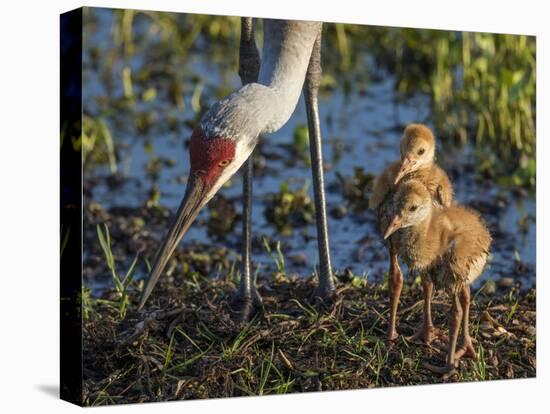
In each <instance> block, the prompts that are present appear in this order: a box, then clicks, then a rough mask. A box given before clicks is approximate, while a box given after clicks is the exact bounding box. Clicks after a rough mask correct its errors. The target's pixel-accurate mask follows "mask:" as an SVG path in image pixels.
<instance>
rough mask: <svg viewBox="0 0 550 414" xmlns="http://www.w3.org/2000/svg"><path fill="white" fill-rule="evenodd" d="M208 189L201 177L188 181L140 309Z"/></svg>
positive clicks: (141, 300)
mask: <svg viewBox="0 0 550 414" xmlns="http://www.w3.org/2000/svg"><path fill="white" fill-rule="evenodd" d="M207 190H208V189H207V188H205V185H204V183H203V181H202V179H201V178H198V177H195V176H191V178H190V181H189V182H188V183H187V188H186V190H185V196H184V197H183V200H182V202H181V204H180V206H179V208H178V211H177V213H176V217H175V218H174V221H173V222H172V224H171V226H170V229H169V230H168V233H167V235H166V237H165V238H164V241H163V243H162V246H161V247H160V250H159V251H158V253H157V256H156V258H155V262H154V264H153V267H152V269H151V272H150V273H149V277H148V278H147V282H146V283H145V288H144V289H143V292H142V294H141V299H140V301H139V306H138V310H141V309H142V308H143V305H145V302H146V301H147V298H148V297H149V295H150V294H151V292H152V291H153V288H154V287H155V285H156V284H157V282H158V280H159V277H160V275H161V274H162V271H163V270H164V268H165V266H166V264H167V263H168V260H169V259H170V256H172V253H173V252H174V250H175V249H176V246H177V245H178V243H179V242H180V241H181V239H182V237H183V235H184V234H185V233H186V232H187V229H188V228H189V226H190V225H191V223H192V222H193V221H194V220H195V218H196V217H197V215H198V214H199V211H200V210H201V208H202V207H203V206H204V204H206V201H207V200H206V195H207V192H208V191H207Z"/></svg>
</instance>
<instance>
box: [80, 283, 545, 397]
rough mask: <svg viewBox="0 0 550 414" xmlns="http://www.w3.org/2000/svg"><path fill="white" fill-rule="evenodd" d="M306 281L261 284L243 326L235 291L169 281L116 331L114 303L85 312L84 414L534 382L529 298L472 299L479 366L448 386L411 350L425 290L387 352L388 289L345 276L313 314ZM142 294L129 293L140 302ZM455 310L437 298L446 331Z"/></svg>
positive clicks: (102, 302)
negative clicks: (246, 398)
mask: <svg viewBox="0 0 550 414" xmlns="http://www.w3.org/2000/svg"><path fill="white" fill-rule="evenodd" d="M313 287H314V285H313V282H312V281H311V280H310V279H304V278H294V277H292V278H287V277H285V276H284V275H278V276H277V277H273V278H272V280H271V281H270V282H266V281H264V282H262V283H261V284H260V292H261V294H262V296H263V298H264V311H263V313H262V314H260V315H258V316H257V317H256V318H255V319H254V320H252V321H251V322H250V323H248V324H239V323H235V322H234V321H233V320H232V319H231V318H230V314H231V312H230V305H229V299H230V297H231V293H232V292H233V290H234V284H233V283H232V282H230V281H226V280H214V281H212V280H210V281H207V280H205V279H203V278H200V277H198V278H194V279H193V278H190V279H188V280H181V281H179V283H175V284H174V283H170V282H169V281H167V280H166V279H164V280H163V281H162V282H161V283H160V284H159V286H158V288H157V290H156V291H155V293H154V295H153V296H152V298H151V300H150V302H149V304H148V307H147V309H146V310H145V311H144V312H141V313H137V312H136V311H135V306H131V307H130V308H129V310H128V313H127V315H126V318H125V319H124V320H121V319H120V317H119V313H118V308H117V305H116V300H117V297H116V295H115V294H114V293H113V292H106V293H104V294H103V295H102V297H101V298H100V299H94V300H91V301H90V302H88V304H87V307H85V310H86V315H87V319H86V320H85V323H84V367H85V381H84V390H85V391H84V398H85V403H86V405H104V404H111V403H131V402H148V401H166V400H179V399H196V398H216V397H230V396H243V395H264V394H276V393H292V392H307V391H320V390H341V389H357V388H372V387H387V386H395V385H417V384H433V383H440V382H443V381H444V382H454V381H460V382H463V381H483V380H494V379H509V378H527V377H533V376H535V375H536V356H535V350H536V330H535V301H536V294H535V291H534V290H529V291H527V292H523V293H520V291H519V290H518V289H517V286H516V287H511V288H509V289H506V290H503V291H500V292H499V293H498V294H494V293H493V292H486V291H484V290H482V291H475V292H474V295H473V298H474V300H473V302H472V308H471V312H472V313H471V315H472V324H471V330H472V336H473V338H474V341H475V342H474V344H475V347H476V350H477V359H464V360H462V361H461V363H460V368H459V369H458V372H457V374H456V375H455V376H453V377H451V378H449V379H445V380H442V379H441V378H440V377H438V376H436V375H434V374H432V373H431V372H430V371H427V370H426V369H424V368H423V367H422V364H423V362H426V361H427V362H430V363H435V364H441V363H443V361H444V351H443V350H442V349H441V347H442V346H443V345H442V344H436V346H434V347H425V346H421V345H416V344H412V343H409V342H408V341H407V340H406V339H405V338H404V336H406V335H410V334H412V332H413V330H414V328H415V327H416V326H417V325H418V324H419V323H420V321H421V308H422V301H421V289H420V288H419V286H418V285H416V284H415V285H412V286H409V285H407V286H406V287H405V289H404V291H403V296H402V303H401V306H400V311H399V316H400V325H399V331H400V334H402V336H400V338H399V339H398V340H397V342H395V343H393V344H387V343H386V342H385V341H384V338H385V329H386V326H387V320H386V318H387V310H388V303H387V302H388V300H387V295H386V286H384V285H383V284H366V283H365V282H364V279H362V278H358V277H354V276H353V275H350V274H348V275H347V276H341V277H340V278H339V282H338V291H339V299H338V300H337V301H336V303H335V304H334V305H333V306H331V307H330V308H328V309H327V308H324V309H320V308H318V307H316V306H313V305H312V304H311V303H310V300H309V298H310V294H311V291H312V288H313ZM137 296H138V292H137V290H132V291H131V292H130V299H131V302H133V303H136V301H137ZM449 308H450V307H449V301H448V299H447V297H446V296H445V295H443V294H437V295H436V297H435V298H434V322H435V323H436V325H437V326H442V327H443V328H445V329H446V321H447V312H448V310H449Z"/></svg>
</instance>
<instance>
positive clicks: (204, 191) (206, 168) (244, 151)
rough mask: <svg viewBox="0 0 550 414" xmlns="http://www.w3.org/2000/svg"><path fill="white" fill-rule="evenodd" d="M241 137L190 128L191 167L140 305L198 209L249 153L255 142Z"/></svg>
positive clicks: (141, 304) (141, 305)
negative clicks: (210, 133) (236, 137)
mask: <svg viewBox="0 0 550 414" xmlns="http://www.w3.org/2000/svg"><path fill="white" fill-rule="evenodd" d="M242 141H243V140H236V139H233V138H224V137H212V136H207V135H206V134H205V132H204V130H203V129H202V128H201V127H197V128H196V129H195V130H194V131H193V134H192V135H191V140H190V143H189V158H190V163H191V171H190V174H189V180H188V182H187V188H186V190H185V195H184V197H183V200H182V202H181V204H180V206H179V208H178V211H177V213H176V217H175V218H174V221H173V222H172V224H171V226H170V229H169V230H168V234H167V235H166V237H165V239H164V241H163V243H162V246H161V248H160V250H159V252H158V253H157V256H156V258H155V262H154V264H153V267H152V268H151V272H150V273H149V278H148V279H147V282H146V284H145V288H144V289H143V292H142V295H141V299H140V303H139V309H141V308H142V307H143V305H144V304H145V302H146V301H147V298H148V297H149V295H150V294H151V292H152V291H153V288H154V286H155V285H156V283H157V281H158V279H159V277H160V275H161V273H162V271H163V270H164V267H165V266H166V264H167V263H168V260H169V259H170V256H171V255H172V253H173V252H174V250H175V249H176V246H177V245H178V243H179V242H180V241H181V239H182V238H183V236H184V234H185V233H186V232H187V230H188V228H189V226H190V225H191V223H192V222H193V221H194V220H195V218H196V217H197V215H198V214H199V212H200V210H201V209H202V208H203V207H204V206H205V205H206V203H208V201H209V200H210V199H211V198H212V197H213V196H214V194H216V192H217V191H218V190H219V189H220V187H221V186H222V185H223V184H224V183H225V182H226V181H227V180H229V178H231V176H233V174H235V172H236V171H237V170H238V169H239V167H240V166H241V165H242V164H243V163H244V162H245V161H246V159H247V158H248V157H249V156H250V154H251V152H252V150H253V148H254V145H250V143H249V142H242Z"/></svg>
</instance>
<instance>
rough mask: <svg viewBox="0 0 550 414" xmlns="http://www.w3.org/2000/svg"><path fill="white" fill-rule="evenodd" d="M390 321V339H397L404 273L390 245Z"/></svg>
mask: <svg viewBox="0 0 550 414" xmlns="http://www.w3.org/2000/svg"><path fill="white" fill-rule="evenodd" d="M389 287H390V323H389V325H388V341H395V340H396V339H397V329H396V325H397V307H398V306H399V297H400V296H401V290H402V289H403V273H402V272H401V269H400V267H399V262H398V260H397V253H396V252H395V249H394V248H393V247H390V271H389Z"/></svg>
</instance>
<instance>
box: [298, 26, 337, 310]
mask: <svg viewBox="0 0 550 414" xmlns="http://www.w3.org/2000/svg"><path fill="white" fill-rule="evenodd" d="M320 83H321V31H319V35H318V36H317V39H316V40H315V44H314V46H313V51H312V53H311V58H310V61H309V66H308V69H307V74H306V79H305V83H304V97H305V102H306V112H307V121H308V129H309V144H310V151H311V171H312V175H313V192H314V195H315V215H316V222H317V243H318V248H319V285H318V287H317V290H316V292H315V293H314V297H316V298H319V299H321V300H329V299H332V298H333V297H334V296H335V293H336V288H335V287H334V280H333V277H332V267H331V263H330V251H329V241H328V226H327V212H326V201H325V188H324V177H323V154H322V147H321V126H320V123H319V107H318V92H319V84H320Z"/></svg>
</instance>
